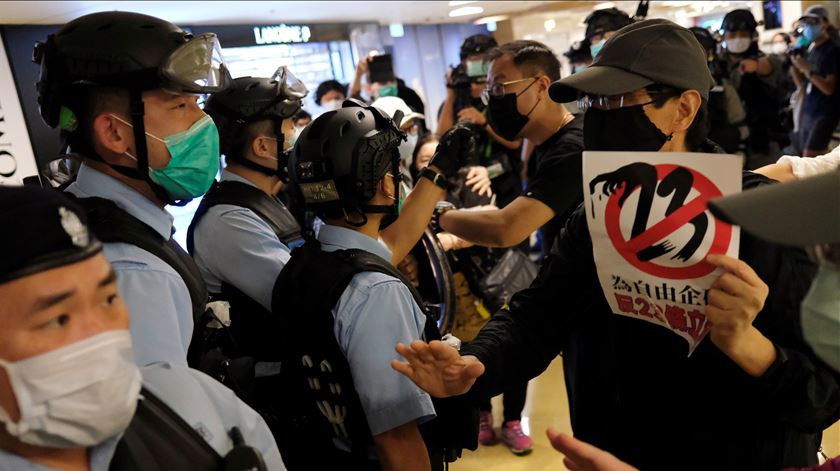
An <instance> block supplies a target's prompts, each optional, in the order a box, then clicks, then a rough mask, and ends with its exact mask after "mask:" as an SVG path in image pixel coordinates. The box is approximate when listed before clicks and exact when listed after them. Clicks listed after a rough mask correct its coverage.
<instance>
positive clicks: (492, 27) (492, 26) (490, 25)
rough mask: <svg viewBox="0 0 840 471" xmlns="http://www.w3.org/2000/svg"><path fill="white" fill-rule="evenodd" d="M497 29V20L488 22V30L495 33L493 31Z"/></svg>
mask: <svg viewBox="0 0 840 471" xmlns="http://www.w3.org/2000/svg"><path fill="white" fill-rule="evenodd" d="M497 29H498V27H497V26H496V22H495V21H491V22H489V23H487V32H489V33H493V32H495V31H496V30H497Z"/></svg>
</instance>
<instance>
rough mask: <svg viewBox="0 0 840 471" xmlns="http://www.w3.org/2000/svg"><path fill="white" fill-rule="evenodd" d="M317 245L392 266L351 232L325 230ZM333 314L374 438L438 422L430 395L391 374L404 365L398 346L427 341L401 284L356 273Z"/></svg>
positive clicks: (421, 318)
mask: <svg viewBox="0 0 840 471" xmlns="http://www.w3.org/2000/svg"><path fill="white" fill-rule="evenodd" d="M318 240H319V241H320V242H321V247H322V249H323V250H325V251H327V252H333V251H335V250H340V249H351V248H352V249H361V250H365V251H367V252H371V253H373V254H375V255H378V256H380V257H382V258H383V259H385V260H387V261H390V260H391V253H390V251H389V250H388V249H387V248H386V247H385V246H384V245H383V244H381V243H379V242H378V241H376V240H374V239H371V238H370V237H368V236H366V235H364V234H362V233H360V232H357V231H354V230H351V229H346V228H343V227H338V226H332V225H324V226H322V227H321V230H320V231H319V232H318ZM332 313H333V316H334V317H335V324H334V333H335V338H336V340H337V341H338V345H339V347H340V348H341V351H342V353H344V356H345V358H347V361H348V363H349V364H350V370H351V373H352V375H353V384H354V385H355V389H356V392H357V393H358V394H359V399H361V403H362V407H363V408H364V410H365V416H366V417H367V421H368V425H369V426H370V431H371V433H372V434H373V435H379V434H380V433H383V432H386V431H388V430H391V429H393V428H396V427H398V426H400V425H403V424H405V423H408V422H410V421H416V422H417V423H422V422H425V421H427V420H429V419H431V418H433V417H434V415H435V409H434V407H433V406H432V400H431V398H430V397H429V395H428V394H426V393H425V392H423V391H422V390H420V388H418V387H417V386H416V385H415V384H414V383H412V382H411V380H410V379H408V378H406V377H405V376H403V375H401V374H400V373H397V372H396V371H394V370H393V369H392V368H391V360H393V359H400V358H399V355H398V354H397V353H396V352H395V351H394V345H396V344H397V343H400V342H402V343H405V344H408V343H410V342H411V341H412V340H417V339H420V338H422V336H423V327H424V326H425V324H426V316H425V314H423V312H422V311H421V310H420V307H419V306H417V303H415V302H414V298H413V297H412V296H411V292H410V291H409V290H408V288H407V287H406V286H405V285H404V284H403V283H402V281H400V280H398V279H396V278H394V277H392V276H390V275H386V274H383V273H377V272H362V273H357V274H356V275H355V276H354V277H353V279H352V280H351V281H350V284H349V285H348V286H347V288H346V289H345V290H344V293H342V295H341V297H340V298H339V300H338V303H336V305H335V308H334V309H333V312H332Z"/></svg>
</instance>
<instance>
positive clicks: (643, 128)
mask: <svg viewBox="0 0 840 471" xmlns="http://www.w3.org/2000/svg"><path fill="white" fill-rule="evenodd" d="M643 106H645V105H635V106H625V107H623V108H618V109H616V110H600V109H597V108H590V109H588V110H586V114H584V115H583V145H584V148H585V149H586V150H600V151H617V152H620V151H636V152H656V151H658V150H659V149H661V148H662V146H664V145H665V143H666V142H668V141H670V140H671V136H673V134H672V135H670V136H669V135H666V134H665V133H663V132H662V131H660V130H659V128H658V127H656V125H655V124H653V123H652V122H650V119H648V117H647V115H646V114H645V110H644V109H643V108H642V107H643Z"/></svg>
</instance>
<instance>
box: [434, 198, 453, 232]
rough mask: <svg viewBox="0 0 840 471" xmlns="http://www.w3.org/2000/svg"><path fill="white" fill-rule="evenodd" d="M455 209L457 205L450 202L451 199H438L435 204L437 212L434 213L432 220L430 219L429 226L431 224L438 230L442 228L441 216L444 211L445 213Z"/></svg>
mask: <svg viewBox="0 0 840 471" xmlns="http://www.w3.org/2000/svg"><path fill="white" fill-rule="evenodd" d="M453 209H455V205H454V204H452V203H450V202H449V201H438V202H437V204H436V205H435V212H434V213H432V220H431V221H429V226H431V227H432V229H434V230H436V231H439V230H441V227H440V216H441V215H442V214H443V213H445V212H447V211H451V210H453Z"/></svg>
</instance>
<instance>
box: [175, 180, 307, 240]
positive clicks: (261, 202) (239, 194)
mask: <svg viewBox="0 0 840 471" xmlns="http://www.w3.org/2000/svg"><path fill="white" fill-rule="evenodd" d="M218 204H229V205H233V206H240V207H243V208H247V209H250V210H251V211H253V212H254V214H256V215H257V216H259V218H260V219H262V220H263V221H264V222H265V223H266V224H268V226H269V227H270V228H271V230H272V231H274V233H275V234H276V235H277V238H278V239H280V241H281V242H283V243H284V244H286V245H289V243H291V242H293V241H295V240H300V239H301V229H300V225H299V224H298V222H297V220H296V219H295V217H294V216H293V215H292V213H291V212H290V211H289V210H288V208H286V206H285V205H283V203H281V202H280V201H279V200H278V199H276V198H272V197H270V196H268V195H267V194H265V192H264V191H262V190H260V189H259V188H254V187H252V186H250V185H246V184H245V183H242V182H235V181H224V182H220V183H214V184H213V186H212V187H211V188H210V191H208V192H207V194H206V195H204V198H203V199H202V200H201V204H200V205H199V208H198V210H197V211H196V213H195V216H194V217H193V220H192V223H191V224H190V228H189V230H188V232H187V250H189V252H190V253H193V232H194V231H195V227H196V226H197V225H198V221H199V220H201V218H202V217H204V215H205V214H206V213H207V211H208V210H209V209H210V208H212V207H213V206H216V205H218Z"/></svg>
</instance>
